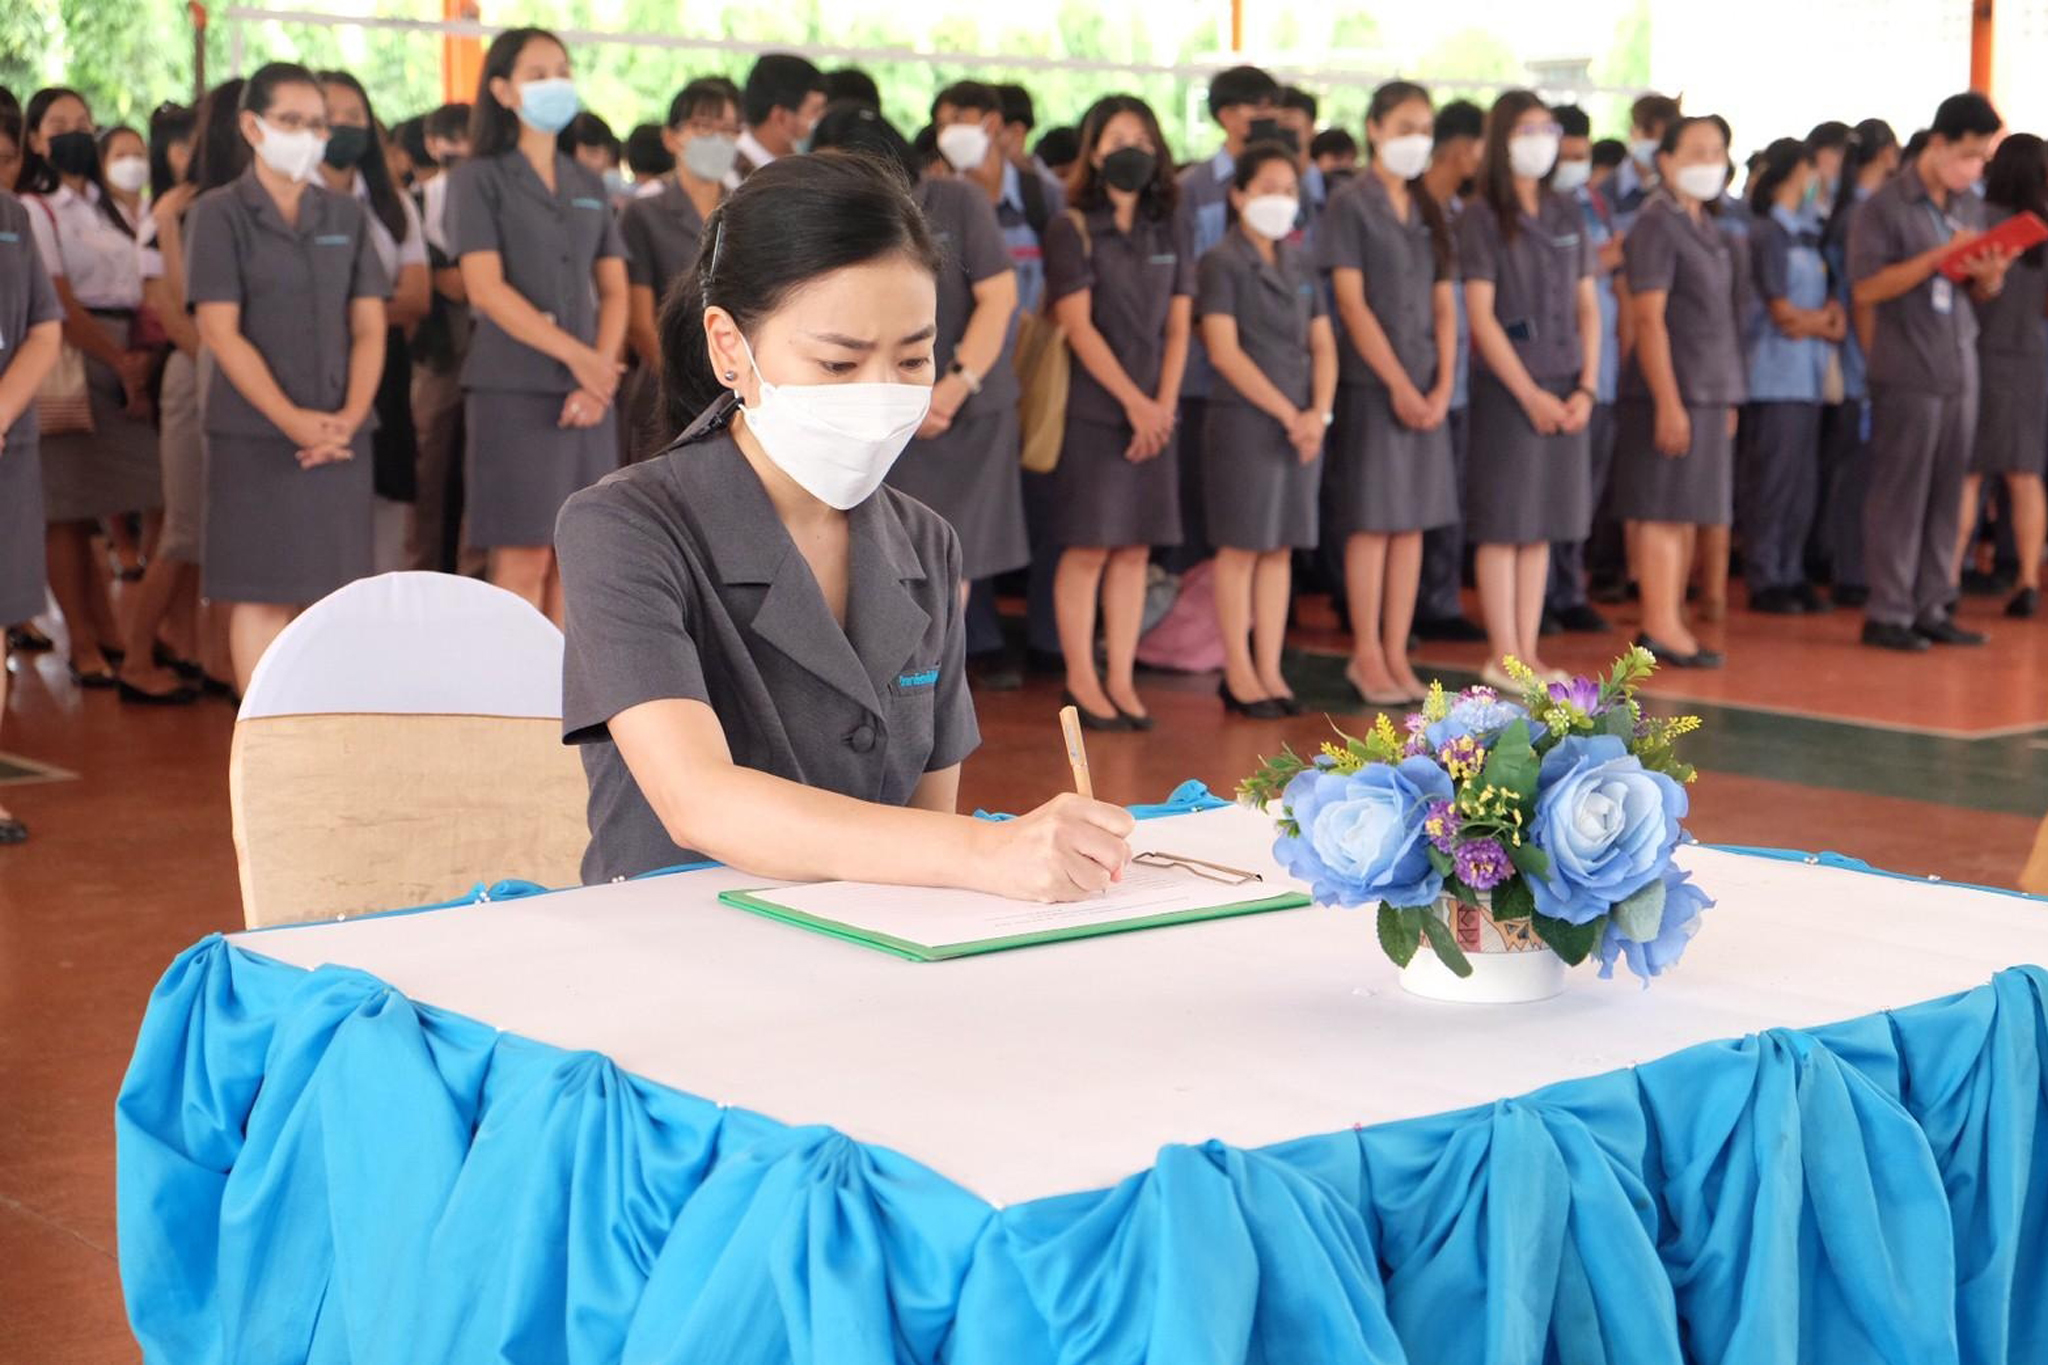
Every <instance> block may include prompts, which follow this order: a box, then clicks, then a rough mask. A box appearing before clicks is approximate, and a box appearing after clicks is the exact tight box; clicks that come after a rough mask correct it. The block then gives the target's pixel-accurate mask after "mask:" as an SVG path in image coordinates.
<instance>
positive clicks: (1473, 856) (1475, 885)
mask: <svg viewBox="0 0 2048 1365" xmlns="http://www.w3.org/2000/svg"><path fill="white" fill-rule="evenodd" d="M1455 857H1456V859H1457V864H1458V880H1459V881H1461V882H1463V883H1465V885H1467V886H1469V887H1471V888H1472V889H1473V890H1474V891H1491V890H1493V888H1494V887H1496V886H1499V885H1500V884H1501V883H1502V882H1504V881H1506V880H1507V879H1508V878H1510V877H1512V876H1514V875H1515V865H1514V863H1513V862H1512V861H1511V860H1510V859H1509V858H1508V851H1507V850H1506V849H1504V848H1502V847H1501V846H1500V840H1498V839H1474V840H1473V841H1472V842H1471V843H1469V844H1461V845H1460V846H1459V847H1458V851H1457V853H1456V855H1455Z"/></svg>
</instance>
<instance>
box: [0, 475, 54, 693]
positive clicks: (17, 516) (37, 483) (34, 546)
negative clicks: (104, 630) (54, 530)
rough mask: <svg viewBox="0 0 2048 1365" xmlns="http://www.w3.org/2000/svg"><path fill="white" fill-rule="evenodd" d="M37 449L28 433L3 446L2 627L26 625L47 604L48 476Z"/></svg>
mask: <svg viewBox="0 0 2048 1365" xmlns="http://www.w3.org/2000/svg"><path fill="white" fill-rule="evenodd" d="M36 445H37V440H36V438H35V437H34V436H33V435H28V436H15V437H12V438H10V439H9V440H8V442H7V444H6V445H5V446H4V447H0V625H13V624H15V623H16V622H19V621H26V620H28V619H29V617H31V616H35V615H39V614H40V613H41V612H42V610H43V607H44V605H45V602H44V578H43V542H44V539H45V537H44V535H43V475H42V460H41V459H40V458H39V457H38V454H37V451H36ZM5 653H6V648H5V646H4V645H0V654H5Z"/></svg>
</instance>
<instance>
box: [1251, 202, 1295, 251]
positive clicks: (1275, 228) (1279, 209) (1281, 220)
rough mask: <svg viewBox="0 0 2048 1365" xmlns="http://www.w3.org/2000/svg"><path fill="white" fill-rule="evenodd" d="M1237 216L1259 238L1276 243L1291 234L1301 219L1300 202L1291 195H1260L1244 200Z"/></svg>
mask: <svg viewBox="0 0 2048 1365" xmlns="http://www.w3.org/2000/svg"><path fill="white" fill-rule="evenodd" d="M1238 216H1239V217H1241V218H1243V219H1244V221H1245V223H1246V225H1247V226H1249V227H1250V228H1251V230H1252V231H1253V232H1256V233H1258V234H1259V236H1261V237H1264V238H1265V239H1266V240H1267V241H1269V242H1278V241H1281V240H1284V239H1285V238H1286V237H1288V236H1289V235H1290V234H1292V233H1293V231H1294V224H1295V222H1296V220H1297V219H1299V218H1300V217H1301V201H1300V200H1299V199H1296V198H1295V197H1294V196H1293V195H1291V194H1261V195H1258V196H1256V197H1254V198H1251V199H1247V200H1245V201H1244V207H1243V208H1242V209H1240V210H1239V211H1238Z"/></svg>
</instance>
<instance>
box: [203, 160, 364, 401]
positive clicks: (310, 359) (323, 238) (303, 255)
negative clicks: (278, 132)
mask: <svg viewBox="0 0 2048 1365" xmlns="http://www.w3.org/2000/svg"><path fill="white" fill-rule="evenodd" d="M390 294H391V287H390V283H389V282H388V281H387V280H386V279H385V276H384V266H383V263H382V262H380V261H379V260H378V259H377V248H376V246H375V244H374V243H373V242H372V241H371V240H370V231H369V219H368V216H367V215H366V214H365V213H364V212H363V206H362V205H361V204H360V203H358V202H356V199H355V197H354V196H353V195H342V194H332V193H330V192H328V191H327V190H325V189H323V188H321V187H320V186H318V185H307V186H306V187H305V188H304V189H302V190H300V191H299V220H298V222H297V223H296V224H288V223H286V222H285V220H284V215H283V214H282V213H280V212H279V211H278V208H277V202H276V201H275V200H273V199H272V198H271V197H270V191H268V190H266V189H264V188H263V185H262V183H261V182H260V181H258V180H257V179H256V172H255V170H254V168H251V169H250V170H247V171H244V172H243V173H242V176H241V178H240V179H238V180H236V181H234V182H233V183H232V184H227V185H222V186H221V187H220V188H218V189H214V190H209V191H207V192H206V193H205V194H202V195H200V196H199V198H198V199H196V200H194V201H193V203H192V208H191V210H190V211H189V212H188V213H187V214H186V218H185V298H186V301H187V303H188V304H190V305H191V306H193V307H195V308H196V307H197V306H198V305H199V304H202V303H232V304H237V305H239V306H240V308H241V330H242V335H243V336H245V337H247V338H248V339H249V344H250V345H252V346H254V347H255V348H256V350H257V351H258V352H259V353H260V354H261V355H262V357H263V362H264V364H265V365H267V366H269V368H270V374H271V377H272V378H274V379H275V380H276V381H277V386H278V387H279V388H281V389H283V390H284V393H285V396H286V397H287V398H289V399H291V400H292V402H293V403H296V404H297V405H298V406H300V407H302V408H310V409H312V410H313V411H315V412H334V411H336V410H338V409H339V408H340V407H341V405H342V403H343V401H344V400H345V399H346V398H347V397H348V355H349V346H350V343H351V340H352V338H351V335H350V332H349V321H348V314H349V304H350V302H351V301H352V300H355V299H383V298H388V297H389V296H390ZM201 407H202V411H204V413H205V414H206V429H207V430H208V431H210V432H218V433H220V434H221V435H224V436H230V435H232V436H276V435H279V432H278V430H277V428H276V427H275V426H273V425H272V424H271V421H270V419H269V418H268V417H265V416H264V415H263V414H262V413H261V412H258V411H257V410H256V405H255V404H253V403H251V402H250V401H249V400H248V399H247V398H244V397H243V396H242V393H241V391H240V390H239V389H237V388H236V387H235V386H234V384H233V383H232V382H231V381H230V380H229V379H228V375H227V371H226V370H225V369H222V368H220V367H219V366H215V367H214V370H213V379H212V382H211V383H210V384H209V385H208V386H207V390H206V395H205V402H204V403H203V404H202V405H201ZM374 420H375V419H374V414H373V416H372V421H374Z"/></svg>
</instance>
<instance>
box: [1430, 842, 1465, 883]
mask: <svg viewBox="0 0 2048 1365" xmlns="http://www.w3.org/2000/svg"><path fill="white" fill-rule="evenodd" d="M1429 865H1430V866H1431V867H1433V868H1435V869H1436V871H1437V875H1438V876H1440V877H1448V876H1450V875H1451V869H1452V868H1454V867H1456V866H1457V865H1458V864H1457V862H1456V860H1455V859H1453V858H1452V857H1451V855H1450V854H1448V853H1446V852H1444V851H1443V850H1442V849H1440V848H1438V847H1437V846H1436V845H1435V844H1431V845H1430V846H1429Z"/></svg>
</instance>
